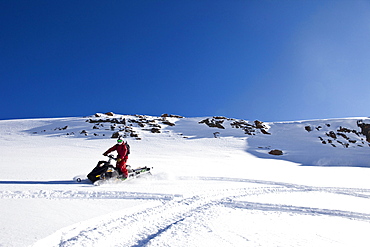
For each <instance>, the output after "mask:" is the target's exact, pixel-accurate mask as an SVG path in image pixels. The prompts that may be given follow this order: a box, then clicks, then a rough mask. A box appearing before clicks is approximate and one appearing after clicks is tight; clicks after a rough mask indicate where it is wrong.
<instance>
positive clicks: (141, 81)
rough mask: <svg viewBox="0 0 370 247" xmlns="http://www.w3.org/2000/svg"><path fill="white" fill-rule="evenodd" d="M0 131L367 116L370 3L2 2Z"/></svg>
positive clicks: (208, 0) (270, 0)
mask: <svg viewBox="0 0 370 247" xmlns="http://www.w3.org/2000/svg"><path fill="white" fill-rule="evenodd" d="M0 83H1V91H0V119H13V118H39V117H63V116H86V115H91V114H94V113H96V112H108V111H113V112H116V113H121V114H147V115H155V116H156V115H161V114H162V113H170V114H179V115H183V116H186V117H195V116H216V115H223V116H227V117H234V118H241V119H248V120H254V119H259V120H261V121H284V120H302V119H314V118H335V117H352V116H369V115H370V114H369V106H370V0H292V1H290V0H175V1H174V0H130V1H128V0H115V1H110V0H104V1H101V0H99V1H97V0H96V1H95V0H86V1H82V0H62V1H50V0H44V1H40V0H32V1H29V0H27V1H21V0H11V1H9V0H0Z"/></svg>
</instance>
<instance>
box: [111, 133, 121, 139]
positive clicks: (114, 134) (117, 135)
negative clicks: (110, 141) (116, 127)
mask: <svg viewBox="0 0 370 247" xmlns="http://www.w3.org/2000/svg"><path fill="white" fill-rule="evenodd" d="M119 136H120V134H119V132H118V131H117V132H114V133H113V134H112V136H111V138H118V137H119Z"/></svg>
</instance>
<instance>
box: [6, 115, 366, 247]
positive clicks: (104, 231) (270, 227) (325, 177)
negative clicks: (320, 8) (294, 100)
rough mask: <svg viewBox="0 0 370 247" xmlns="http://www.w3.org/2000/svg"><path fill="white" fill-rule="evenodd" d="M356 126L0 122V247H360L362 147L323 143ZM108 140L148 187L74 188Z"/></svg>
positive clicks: (147, 119) (153, 120)
mask: <svg viewBox="0 0 370 247" xmlns="http://www.w3.org/2000/svg"><path fill="white" fill-rule="evenodd" d="M206 118H209V119H211V120H212V121H222V125H223V126H224V129H221V128H217V127H209V126H207V125H206V124H204V123H201V124H200V123H199V122H200V121H202V120H204V119H206ZM99 119H100V120H105V122H103V121H102V122H100V123H97V122H96V121H95V120H99ZM112 119H120V120H122V119H125V121H126V122H125V125H124V124H121V123H119V124H114V123H111V122H109V121H106V120H112ZM90 120H94V121H90ZM129 120H130V121H129ZM163 120H167V121H169V122H171V123H174V124H175V125H174V126H170V125H168V124H165V123H163ZM357 120H363V121H364V122H366V121H368V119H367V118H346V119H323V120H306V121H295V122H281V123H263V124H264V130H265V131H266V132H268V133H267V134H263V133H262V130H261V129H258V128H252V132H251V133H252V134H251V135H249V134H245V131H244V129H242V128H237V127H235V125H234V127H233V125H232V123H235V121H241V120H235V119H227V118H212V117H200V118H177V117H167V118H165V119H163V118H161V117H154V116H128V115H118V114H116V115H113V116H106V115H104V114H99V115H97V116H90V117H84V118H82V117H81V118H79V117H74V118H54V119H27V120H2V121H0V140H1V141H0V161H1V162H0V165H1V173H0V199H1V204H0V212H1V213H0V216H1V217H0V246H34V247H38V246H223V247H224V246H368V242H369V238H368V230H369V229H370V228H369V227H370V180H369V177H370V170H369V167H370V147H369V145H368V143H367V142H366V137H365V136H363V135H361V134H356V133H355V132H351V133H345V134H346V137H347V139H346V138H344V137H342V136H337V138H336V139H333V138H331V137H330V136H328V135H326V134H327V133H329V132H330V131H334V132H336V133H339V132H338V129H339V128H340V127H345V128H347V129H351V130H357V131H358V132H361V130H360V128H359V127H358V126H357ZM89 121H90V122H89ZM140 123H141V124H140ZM245 123H248V124H249V125H251V126H253V125H254V122H253V121H244V124H245ZM102 125H103V126H102ZM65 126H67V128H65ZM94 126H95V128H93V127H94ZM244 126H247V125H244ZM306 126H311V127H312V131H306V130H305V127H306ZM318 126H320V128H318ZM152 128H157V129H159V130H160V133H152V131H151V129H152ZM82 130H85V131H84V132H83V131H82ZM118 130H119V131H120V132H119V133H120V134H123V135H125V134H126V135H127V138H126V140H127V141H128V142H129V144H130V146H131V154H130V156H129V161H128V164H130V165H131V166H132V167H139V166H142V165H147V166H150V167H153V168H154V169H153V175H152V176H145V177H142V178H138V179H135V180H131V181H128V182H125V183H122V184H107V185H102V186H93V185H91V184H89V183H76V182H75V181H73V177H75V176H77V175H79V174H87V173H88V172H90V171H91V170H92V168H93V167H94V166H95V165H96V163H97V162H98V161H99V160H104V157H103V156H102V153H103V152H104V151H106V150H107V149H108V148H109V147H111V146H112V145H114V144H115V139H114V138H110V137H111V135H112V133H114V132H115V131H118ZM216 132H217V133H216ZM130 133H134V134H137V137H135V136H133V137H130ZM215 137H216V138H215ZM320 138H322V139H323V140H324V141H325V143H326V144H323V143H322V139H320ZM349 140H351V141H352V142H349ZM338 141H340V142H338ZM354 141H356V142H354ZM330 142H331V143H330ZM341 143H342V144H341ZM346 143H347V144H348V145H347V147H346ZM331 144H335V146H336V147H333V145H331ZM274 149H279V150H282V151H283V155H279V156H275V155H271V154H269V151H270V150H274Z"/></svg>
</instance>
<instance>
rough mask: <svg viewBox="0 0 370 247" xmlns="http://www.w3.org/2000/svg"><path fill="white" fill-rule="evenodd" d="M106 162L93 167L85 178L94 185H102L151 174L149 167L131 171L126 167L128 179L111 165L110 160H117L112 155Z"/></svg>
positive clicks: (102, 161)
mask: <svg viewBox="0 0 370 247" xmlns="http://www.w3.org/2000/svg"><path fill="white" fill-rule="evenodd" d="M108 158H109V159H108V161H104V160H101V161H99V162H98V164H97V165H96V166H95V168H94V169H93V170H92V171H91V172H90V173H89V174H88V175H87V178H88V179H89V180H90V181H91V182H92V183H93V184H94V185H101V184H104V183H119V182H123V181H126V180H129V179H133V178H137V177H139V176H141V175H144V174H151V172H150V170H151V169H153V168H150V167H146V166H145V167H139V168H136V169H131V167H130V166H129V165H127V166H126V167H127V171H128V177H127V178H126V177H124V176H123V175H122V174H120V172H119V171H118V170H117V169H116V168H115V167H114V166H113V165H112V164H111V161H112V160H117V158H115V157H114V156H113V155H109V156H108Z"/></svg>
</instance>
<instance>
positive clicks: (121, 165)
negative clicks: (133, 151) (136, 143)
mask: <svg viewBox="0 0 370 247" xmlns="http://www.w3.org/2000/svg"><path fill="white" fill-rule="evenodd" d="M113 151H117V153H118V155H117V164H116V167H117V169H118V171H119V172H120V173H122V174H123V176H124V177H125V178H127V177H128V171H127V168H126V162H127V159H128V155H129V153H130V147H129V145H128V144H127V143H125V142H124V141H123V140H122V139H118V140H117V144H116V145H114V146H113V147H111V148H110V149H108V150H107V151H106V152H105V153H104V154H103V155H104V156H108V154H109V153H111V152H113Z"/></svg>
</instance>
